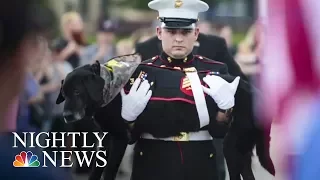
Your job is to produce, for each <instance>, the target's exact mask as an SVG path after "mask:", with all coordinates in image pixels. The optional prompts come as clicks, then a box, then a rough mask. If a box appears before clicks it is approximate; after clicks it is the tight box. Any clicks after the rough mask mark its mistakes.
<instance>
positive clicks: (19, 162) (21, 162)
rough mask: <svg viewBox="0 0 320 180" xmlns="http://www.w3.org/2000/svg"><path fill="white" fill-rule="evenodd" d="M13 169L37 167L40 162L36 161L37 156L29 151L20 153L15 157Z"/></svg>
mask: <svg viewBox="0 0 320 180" xmlns="http://www.w3.org/2000/svg"><path fill="white" fill-rule="evenodd" d="M13 166H14V167H39V166H40V162H39V161H38V156H37V155H34V154H33V153H32V152H31V151H28V152H25V151H22V152H20V154H18V155H16V156H15V160H14V162H13Z"/></svg>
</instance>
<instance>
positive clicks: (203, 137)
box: [141, 131, 213, 141]
mask: <svg viewBox="0 0 320 180" xmlns="http://www.w3.org/2000/svg"><path fill="white" fill-rule="evenodd" d="M141 138H142V139H153V140H162V141H208V140H212V139H213V138H212V136H211V135H210V133H209V132H208V131H198V132H189V133H186V132H181V136H173V137H167V138H155V137H154V136H152V135H151V134H148V133H144V134H142V135H141Z"/></svg>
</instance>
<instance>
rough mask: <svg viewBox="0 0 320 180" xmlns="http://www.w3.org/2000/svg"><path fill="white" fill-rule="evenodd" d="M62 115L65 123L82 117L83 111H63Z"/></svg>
mask: <svg viewBox="0 0 320 180" xmlns="http://www.w3.org/2000/svg"><path fill="white" fill-rule="evenodd" d="M63 117H64V121H65V122H66V123H72V122H75V121H79V120H81V119H83V118H84V111H80V112H72V111H64V112H63Z"/></svg>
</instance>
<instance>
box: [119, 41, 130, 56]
mask: <svg viewBox="0 0 320 180" xmlns="http://www.w3.org/2000/svg"><path fill="white" fill-rule="evenodd" d="M116 49H117V54H116V56H122V55H127V54H131V53H132V50H133V41H132V40H131V39H122V40H120V41H119V42H118V43H117V45H116Z"/></svg>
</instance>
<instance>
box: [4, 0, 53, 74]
mask: <svg viewBox="0 0 320 180" xmlns="http://www.w3.org/2000/svg"><path fill="white" fill-rule="evenodd" d="M47 5H48V3H47V2H46V0H3V1H0V58H1V63H0V68H1V67H2V66H3V65H5V64H6V63H8V61H9V58H8V57H11V56H12V55H14V54H15V52H16V51H17V49H18V48H19V46H20V44H21V42H22V41H23V39H24V38H25V37H27V36H28V35H36V34H38V33H43V32H46V31H48V30H49V29H51V28H52V26H53V24H54V23H52V22H53V20H54V15H53V12H52V11H51V10H50V9H49V8H48V7H47Z"/></svg>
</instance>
